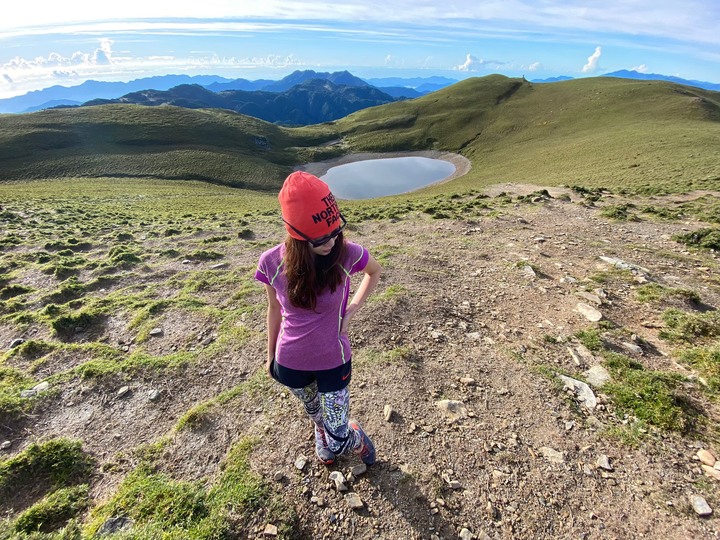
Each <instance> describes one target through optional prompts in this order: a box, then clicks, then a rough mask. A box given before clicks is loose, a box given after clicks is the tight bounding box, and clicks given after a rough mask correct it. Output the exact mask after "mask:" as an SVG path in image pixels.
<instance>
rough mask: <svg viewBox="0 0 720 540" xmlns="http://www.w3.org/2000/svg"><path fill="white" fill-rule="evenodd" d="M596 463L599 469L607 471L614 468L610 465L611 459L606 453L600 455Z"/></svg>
mask: <svg viewBox="0 0 720 540" xmlns="http://www.w3.org/2000/svg"><path fill="white" fill-rule="evenodd" d="M595 464H596V465H597V467H598V468H599V469H605V470H606V471H612V470H613V468H612V465H610V460H609V459H608V457H607V456H606V455H605V454H601V455H599V456H598V458H597V461H596V462H595Z"/></svg>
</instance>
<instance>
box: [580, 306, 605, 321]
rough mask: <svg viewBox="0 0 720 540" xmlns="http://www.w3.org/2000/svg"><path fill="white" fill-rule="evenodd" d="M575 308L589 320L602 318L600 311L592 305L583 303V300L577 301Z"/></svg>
mask: <svg viewBox="0 0 720 540" xmlns="http://www.w3.org/2000/svg"><path fill="white" fill-rule="evenodd" d="M577 310H578V313H580V315H582V316H583V317H585V318H586V319H587V320H588V321H590V322H598V321H599V320H601V319H602V318H603V315H602V313H600V312H599V311H598V310H597V309H595V308H594V307H592V306H590V305H588V304H584V303H583V302H580V303H578V305H577Z"/></svg>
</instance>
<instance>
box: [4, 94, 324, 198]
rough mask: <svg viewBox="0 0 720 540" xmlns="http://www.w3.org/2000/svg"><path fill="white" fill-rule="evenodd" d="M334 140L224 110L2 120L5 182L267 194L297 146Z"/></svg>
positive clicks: (125, 110) (59, 113)
mask: <svg viewBox="0 0 720 540" xmlns="http://www.w3.org/2000/svg"><path fill="white" fill-rule="evenodd" d="M335 136H336V134H335V133H334V132H329V131H328V130H324V129H322V128H319V127H316V128H314V129H313V130H311V131H308V130H305V129H302V128H300V129H294V130H288V129H283V128H280V127H278V126H275V125H273V124H270V123H268V122H264V121H262V120H258V119H255V118H252V117H248V116H243V115H240V114H236V113H233V112H231V111H226V110H223V109H204V110H192V109H184V108H180V107H142V106H137V105H106V106H98V107H84V108H77V109H56V110H47V111H41V112H37V113H32V114H22V115H5V116H0V180H13V179H36V178H58V177H125V178H127V177H129V178H132V177H143V178H162V179H182V180H202V181H206V182H214V183H222V184H228V185H232V186H237V187H250V188H254V189H262V188H267V187H270V186H274V185H275V183H276V182H277V178H279V177H283V176H284V175H286V174H287V172H289V171H290V170H291V167H292V165H293V164H295V163H296V162H297V160H298V158H299V157H304V156H303V154H302V152H301V151H299V150H298V149H297V148H296V147H297V146H301V147H308V146H314V145H317V144H320V143H322V142H324V141H326V140H329V139H331V138H333V137H335ZM321 157H324V155H322V156H321ZM307 158H308V159H315V158H316V156H315V155H314V154H310V155H308V156H307Z"/></svg>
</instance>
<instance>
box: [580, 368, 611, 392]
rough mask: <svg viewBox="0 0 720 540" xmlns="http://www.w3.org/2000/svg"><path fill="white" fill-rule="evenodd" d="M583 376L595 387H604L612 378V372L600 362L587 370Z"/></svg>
mask: <svg viewBox="0 0 720 540" xmlns="http://www.w3.org/2000/svg"><path fill="white" fill-rule="evenodd" d="M583 376H584V377H585V378H586V379H587V382H589V383H590V384H591V385H593V386H594V387H595V388H602V387H603V386H605V384H606V383H608V382H609V381H610V380H611V378H612V377H611V376H610V372H609V371H608V370H607V369H605V368H604V367H603V366H601V365H599V364H598V365H596V366H593V367H591V368H590V369H588V370H587V371H585V372H584V373H583Z"/></svg>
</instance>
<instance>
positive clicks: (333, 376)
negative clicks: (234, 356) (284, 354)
mask: <svg viewBox="0 0 720 540" xmlns="http://www.w3.org/2000/svg"><path fill="white" fill-rule="evenodd" d="M351 374H352V364H351V362H345V363H344V364H343V365H341V366H338V367H336V368H333V369H324V370H319V371H301V370H299V369H291V368H288V367H285V366H281V365H280V364H278V363H277V362H276V361H275V360H273V361H272V364H271V365H270V375H271V376H272V378H273V379H275V380H276V381H277V382H279V383H280V384H283V385H285V386H287V387H289V388H305V387H306V386H310V385H311V384H312V383H314V382H317V386H318V392H323V393H326V392H337V391H338V390H342V389H343V388H345V387H346V386H347V385H348V384H350V376H351Z"/></svg>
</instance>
